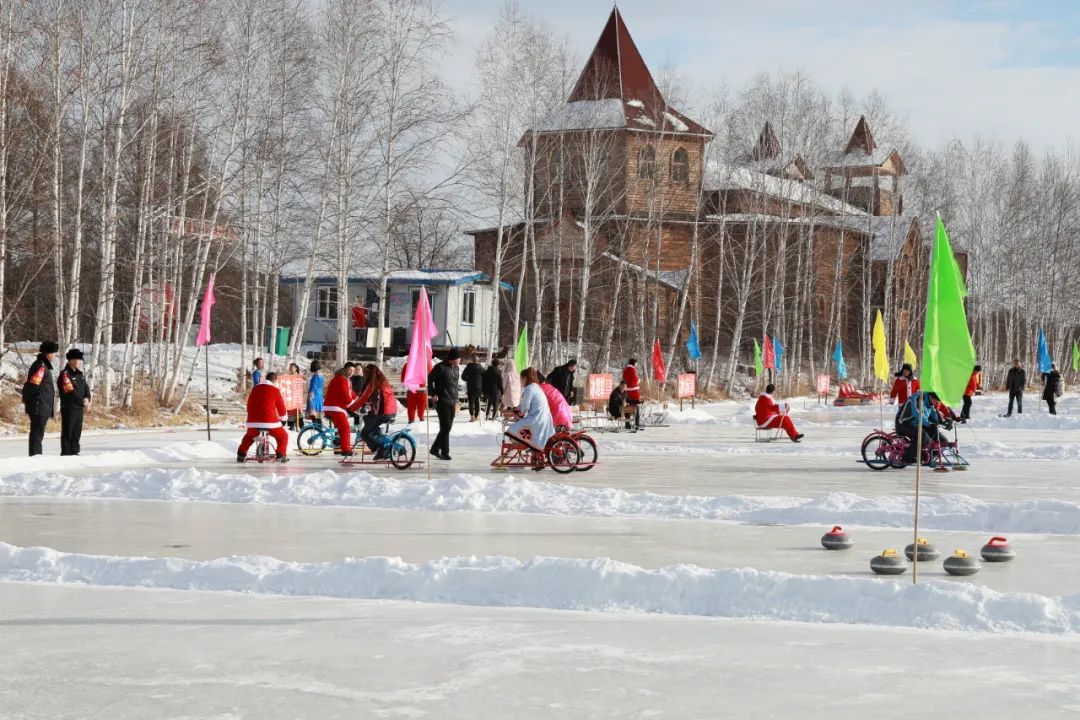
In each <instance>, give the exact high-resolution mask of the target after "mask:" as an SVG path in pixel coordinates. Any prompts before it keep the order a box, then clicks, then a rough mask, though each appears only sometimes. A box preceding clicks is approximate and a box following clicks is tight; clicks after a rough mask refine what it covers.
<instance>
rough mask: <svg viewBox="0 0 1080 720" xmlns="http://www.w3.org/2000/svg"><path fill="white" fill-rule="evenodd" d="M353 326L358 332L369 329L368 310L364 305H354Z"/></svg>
mask: <svg viewBox="0 0 1080 720" xmlns="http://www.w3.org/2000/svg"><path fill="white" fill-rule="evenodd" d="M352 326H353V328H354V329H357V330H363V329H364V328H366V327H367V308H366V307H364V306H363V305H353V308H352Z"/></svg>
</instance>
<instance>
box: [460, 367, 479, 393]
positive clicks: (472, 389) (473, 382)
mask: <svg viewBox="0 0 1080 720" xmlns="http://www.w3.org/2000/svg"><path fill="white" fill-rule="evenodd" d="M461 379H462V380H464V381H465V392H467V393H468V394H469V395H479V394H481V393H482V392H483V379H484V366H483V365H481V364H480V363H478V362H471V363H469V364H468V365H466V366H465V369H464V370H462V371H461Z"/></svg>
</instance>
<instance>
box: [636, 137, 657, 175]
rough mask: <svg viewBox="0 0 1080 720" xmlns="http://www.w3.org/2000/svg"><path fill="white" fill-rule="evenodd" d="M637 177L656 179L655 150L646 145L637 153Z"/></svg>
mask: <svg viewBox="0 0 1080 720" xmlns="http://www.w3.org/2000/svg"><path fill="white" fill-rule="evenodd" d="M638 177H639V178H641V179H642V180H656V150H655V149H653V146H652V145H646V146H645V147H643V148H641V152H640V153H638Z"/></svg>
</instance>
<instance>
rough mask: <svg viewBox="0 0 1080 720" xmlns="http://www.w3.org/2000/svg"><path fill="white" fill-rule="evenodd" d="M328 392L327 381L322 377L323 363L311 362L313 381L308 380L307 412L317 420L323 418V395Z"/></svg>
mask: <svg viewBox="0 0 1080 720" xmlns="http://www.w3.org/2000/svg"><path fill="white" fill-rule="evenodd" d="M325 391H326V379H325V378H324V377H323V376H322V363H320V362H319V361H318V360H312V361H311V379H310V380H308V393H307V411H308V413H309V414H311V415H312V416H314V417H316V418H321V417H322V411H323V394H324V393H325Z"/></svg>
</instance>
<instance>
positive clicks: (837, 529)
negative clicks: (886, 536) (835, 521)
mask: <svg viewBox="0 0 1080 720" xmlns="http://www.w3.org/2000/svg"><path fill="white" fill-rule="evenodd" d="M843 529H844V528H842V527H840V526H839V525H833V526H832V530H830V531H829V532H831V533H834V532H840V531H841V530H843ZM1004 539H1005V538H1002V540H1004Z"/></svg>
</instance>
